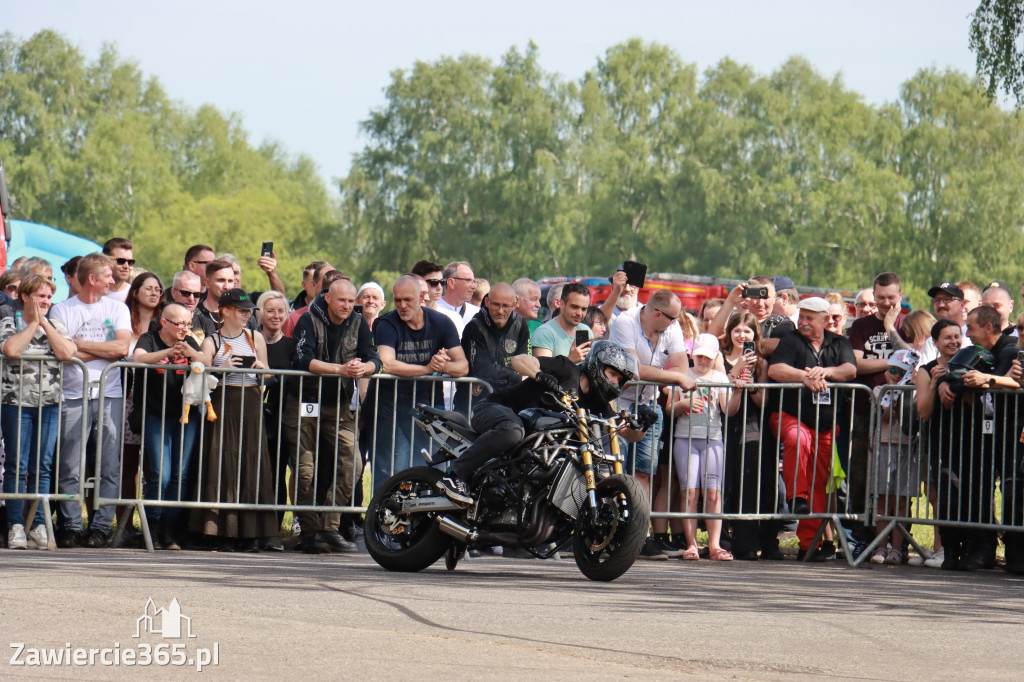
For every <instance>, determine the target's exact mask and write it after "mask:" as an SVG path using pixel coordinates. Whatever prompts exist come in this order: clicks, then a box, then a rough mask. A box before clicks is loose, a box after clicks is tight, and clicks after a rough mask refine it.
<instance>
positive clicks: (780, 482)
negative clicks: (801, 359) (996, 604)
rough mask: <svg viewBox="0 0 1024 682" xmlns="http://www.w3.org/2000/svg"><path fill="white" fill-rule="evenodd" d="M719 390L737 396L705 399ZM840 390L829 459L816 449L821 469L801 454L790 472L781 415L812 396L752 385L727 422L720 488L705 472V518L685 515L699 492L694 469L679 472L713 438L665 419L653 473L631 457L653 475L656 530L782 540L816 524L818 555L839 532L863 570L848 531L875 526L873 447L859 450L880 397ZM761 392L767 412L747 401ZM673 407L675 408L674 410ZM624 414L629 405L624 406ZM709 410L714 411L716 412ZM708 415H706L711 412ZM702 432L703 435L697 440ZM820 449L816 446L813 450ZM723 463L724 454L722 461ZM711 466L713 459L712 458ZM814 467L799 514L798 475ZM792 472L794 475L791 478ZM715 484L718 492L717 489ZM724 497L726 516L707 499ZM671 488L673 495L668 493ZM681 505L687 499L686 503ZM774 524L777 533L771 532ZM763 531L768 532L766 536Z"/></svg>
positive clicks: (789, 387) (706, 389)
mask: <svg viewBox="0 0 1024 682" xmlns="http://www.w3.org/2000/svg"><path fill="white" fill-rule="evenodd" d="M636 383H637V385H638V386H641V387H642V386H655V387H656V389H657V391H658V393H659V394H661V392H662V389H664V388H666V386H667V385H666V384H663V383H658V382H648V381H640V382H636ZM715 389H722V390H735V388H734V386H733V384H730V383H702V384H700V385H699V386H698V389H697V390H699V391H701V392H703V393H704V395H705V397H706V396H707V395H708V394H710V393H711V392H712V391H713V390H715ZM830 389H832V393H831V396H832V397H831V400H832V401H833V405H832V407H834V408H835V409H834V410H833V414H832V416H831V418H829V419H828V420H827V421H826V424H827V426H826V429H824V430H826V431H830V432H831V433H832V434H833V439H832V444H831V446H830V447H828V450H827V452H825V453H820V455H819V456H815V455H814V454H813V453H816V452H817V448H813V450H812V456H813V457H814V459H815V461H814V462H806V461H803V460H804V457H803V455H800V454H797V456H796V458H795V459H794V460H793V461H792V463H791V466H789V467H785V466H783V460H784V457H783V447H782V439H781V438H778V437H777V436H776V435H775V433H774V432H773V430H772V428H771V421H772V419H771V416H772V413H773V412H777V411H779V406H780V405H781V403H782V401H783V400H784V399H785V398H786V397H787V396H788V395H790V393H791V392H794V391H795V392H805V391H806V388H805V387H804V386H803V384H747V385H746V386H744V388H743V389H741V390H742V391H743V393H744V399H743V400H742V401H741V403H740V406H739V409H738V411H737V413H736V414H735V415H733V416H729V415H728V414H722V417H721V445H720V447H721V450H722V452H721V466H720V467H719V468H718V470H716V471H715V476H716V477H720V480H717V481H712V480H709V470H708V468H707V467H706V466H705V468H704V476H703V479H702V480H700V481H699V482H698V483H699V484H698V485H696V487H697V488H698V489H699V490H701V491H704V493H703V494H704V496H705V502H704V506H703V507H700V508H699V509H698V510H697V511H691V510H687V509H685V508H684V509H680V506H681V503H682V504H683V505H684V504H685V503H686V501H687V488H692V487H693V486H691V485H690V484H689V481H687V480H684V479H688V478H689V477H690V475H691V471H690V467H689V466H687V467H686V475H685V476H684V475H682V473H681V472H680V471H679V466H678V463H679V461H680V457H683V456H687V455H688V452H687V453H686V454H683V453H677V452H676V450H677V447H680V446H686V445H689V446H690V447H693V446H694V444H695V445H696V447H697V448H700V449H703V450H704V451H705V452H707V451H708V450H709V449H710V448H709V444H710V442H711V440H712V439H711V434H709V433H706V432H705V431H704V429H695V428H694V427H695V426H699V425H700V424H698V423H697V420H694V419H689V420H688V428H687V431H686V432H685V433H684V432H680V431H678V430H677V427H676V424H677V420H676V419H673V418H671V417H669V416H668V415H667V414H666V415H665V417H664V423H663V426H662V430H663V431H664V434H665V436H664V438H663V440H662V446H663V449H662V451H661V453H660V456H659V455H655V456H654V457H652V463H651V466H650V467H649V468H648V470H646V471H643V470H641V471H639V472H638V471H637V470H636V464H635V460H632V461H631V458H628V457H627V464H632V466H631V467H630V473H633V474H634V475H636V474H637V473H640V474H646V475H647V477H648V478H649V479H650V480H651V481H652V482H653V490H652V491H651V492H652V513H651V517H652V519H654V520H655V521H654V523H658V521H657V520H659V519H660V520H669V521H670V520H675V519H683V520H685V519H703V520H705V521H707V520H718V521H729V522H731V523H732V525H733V529H734V530H736V529H737V527H741V528H744V531H745V532H750V533H754V534H757V533H765V534H767V535H776V534H777V532H778V530H779V529H780V528H781V526H782V525H783V524H784V523H791V522H793V521H803V522H805V523H807V522H815V535H814V538H813V540H812V541H811V546H812V547H816V546H817V544H818V541H819V540H820V539H821V538H822V537H823V536H825V534H826V529H827V527H830V528H831V530H832V531H833V535H834V539H835V541H836V542H837V544H838V546H839V548H841V549H842V551H843V553H844V556H845V558H846V560H847V562H848V563H850V564H853V563H854V562H855V559H854V556H853V551H852V547H851V543H850V539H849V537H848V534H847V532H846V531H845V530H844V526H849V525H862V526H868V525H869V523H870V511H871V498H870V491H869V490H868V488H867V486H866V485H864V482H865V479H866V474H867V471H868V457H867V452H865V451H864V450H865V449H866V445H867V444H866V443H865V444H864V447H857V444H856V443H854V415H855V412H856V411H857V410H858V409H860V410H861V411H862V412H864V413H865V414H863V415H860V416H858V417H857V419H862V418H863V419H869V420H870V422H869V423H870V424H872V425H873V423H874V412H875V410H874V396H873V395H872V393H871V391H870V390H869V389H868V388H867V387H866V386H863V385H861V384H830ZM754 392H760V394H761V396H762V399H761V405H760V406H756V405H755V404H754V402H753V401H752V400H749V399H747V396H749V395H753V394H754ZM636 395H637V399H634V401H633V404H632V406H631V408H632V411H634V412H635V411H636V409H637V408H638V406H639V403H640V401H639V399H638V398H639V396H640V395H642V392H641V391H638V392H637V394H636ZM670 405H671V403H669V406H670ZM620 406H621V404H620ZM705 409H706V410H707V409H711V406H709V407H708V408H705ZM820 409H821V406H820V405H819V406H817V407H816V408H815V411H816V414H814V415H813V417H814V419H813V421H817V416H818V414H817V413H820ZM705 414H706V412H705ZM793 416H795V417H796V419H797V420H798V421H800V420H802V419H803V418H807V419H808V420H809V421H810V420H811V417H812V415H807V414H806V413H805V410H804V408H803V405H802V401H801V403H800V404H799V406H798V409H797V411H796V414H795V415H793ZM748 425H753V426H754V427H755V430H756V431H757V432H758V437H757V440H756V441H755V440H748V439H746V438H744V436H745V435H748V433H749V432H748V429H747V426H748ZM695 431H696V433H695ZM805 439H806V436H805V435H804V432H802V431H798V432H797V436H796V440H795V445H796V448H797V452H798V453H799V452H800V450H801V447H802V446H804V445H807V443H805V442H804V441H805ZM624 445H627V447H623V448H622V449H623V452H629V448H630V446H628V444H624ZM810 445H811V446H812V447H813V446H814V445H815V444H814V443H811V444H810ZM716 456H717V453H716ZM819 457H820V458H822V459H823V460H824V461H823V462H822V465H821V466H813V465H814V464H816V463H817V462H818V461H819ZM703 459H704V461H705V463H706V462H707V455H706V454H705V455H704V458H703ZM808 464H811V465H812V469H811V471H810V476H809V486H810V491H809V496H808V498H807V502H808V505H809V507H810V510H809V511H806V512H802V513H796V511H795V510H794V509H792V508H791V506H790V505H791V502H792V499H793V497H794V492H793V491H795V490H797V487H798V483H799V479H798V474H797V472H799V471H800V469H801V467H804V466H806V465H808ZM787 468H789V469H790V470H791V474H790V475H789V476H786V475H784V473H785V470H786V469H787ZM709 484H711V485H710V486H709ZM716 484H717V486H718V488H719V490H720V495H719V499H720V500H721V505H722V509H721V511H714V510H709V509H708V507H707V496H706V491H707V490H708V489H709V487H710V488H711V489H714V485H716ZM666 487H667V494H665V488H666ZM679 498H681V499H679ZM742 524H759V526H758V527H757V528H753V529H752V528H750V527H749V526H746V527H744V526H743V525H742ZM765 524H770V525H765ZM761 526H764V528H763V529H762V528H761ZM812 557H813V553H811V552H808V554H807V556H805V560H810V559H811V558H812Z"/></svg>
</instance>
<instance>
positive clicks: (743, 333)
mask: <svg viewBox="0 0 1024 682" xmlns="http://www.w3.org/2000/svg"><path fill="white" fill-rule="evenodd" d="M721 351H722V359H723V362H724V365H725V372H726V376H727V377H728V380H729V381H730V382H732V383H734V384H738V383H739V382H741V381H742V382H743V383H744V384H751V383H758V384H763V383H767V382H768V364H767V363H766V362H765V359H764V344H763V343H762V340H761V328H760V326H759V325H758V324H757V318H756V317H755V316H754V315H753V313H740V314H739V315H734V316H733V317H732V318H730V320H729V324H728V325H727V326H726V328H725V335H724V336H723V337H722V340H721ZM742 394H743V396H742V397H743V402H742V404H741V405H740V407H739V410H738V411H737V413H736V414H735V416H734V417H733V418H730V419H728V420H727V421H726V424H725V431H726V437H725V441H726V447H725V489H724V490H723V494H724V500H723V502H724V509H725V512H726V513H727V514H758V513H760V514H772V513H774V512H775V509H776V495H777V493H776V490H775V488H776V480H777V479H778V468H779V467H778V456H777V455H776V454H775V452H774V451H773V450H771V449H770V448H768V447H765V446H764V445H763V444H762V440H763V436H764V435H765V434H767V435H769V436H770V433H768V428H767V424H766V423H765V422H764V414H763V413H762V409H761V408H762V405H763V404H764V394H763V392H762V391H761V390H760V389H754V388H747V389H745V390H743V391H742ZM772 440H774V439H772ZM729 525H730V527H731V528H732V533H733V545H732V553H733V556H735V557H736V558H737V559H741V560H745V561H755V560H757V559H758V558H761V559H769V558H772V559H778V558H780V557H781V554H779V548H778V544H779V543H778V526H777V524H776V523H775V522H771V521H765V522H761V521H731V522H729ZM758 550H760V552H761V555H760V557H759V556H758Z"/></svg>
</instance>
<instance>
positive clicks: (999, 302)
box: [981, 280, 1017, 336]
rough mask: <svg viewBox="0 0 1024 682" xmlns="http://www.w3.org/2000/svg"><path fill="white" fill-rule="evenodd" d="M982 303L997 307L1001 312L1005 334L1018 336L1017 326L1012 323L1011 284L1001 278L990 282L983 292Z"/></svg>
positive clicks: (1002, 328) (998, 311)
mask: <svg viewBox="0 0 1024 682" xmlns="http://www.w3.org/2000/svg"><path fill="white" fill-rule="evenodd" d="M981 305H987V306H990V307H992V308H995V310H996V312H997V313H999V319H1000V320H1001V325H1002V326H1001V327H1000V329H1001V330H1002V332H1003V334H1006V335H1007V336H1017V328H1016V327H1014V326H1013V325H1012V324H1010V315H1012V314H1013V294H1011V293H1010V285H1009V284H1007V283H1006V282H1002V281H1000V280H995V281H993V282H990V283H989V284H988V286H986V287H985V288H984V289H983V290H982V292H981Z"/></svg>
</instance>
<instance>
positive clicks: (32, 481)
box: [0, 355, 90, 550]
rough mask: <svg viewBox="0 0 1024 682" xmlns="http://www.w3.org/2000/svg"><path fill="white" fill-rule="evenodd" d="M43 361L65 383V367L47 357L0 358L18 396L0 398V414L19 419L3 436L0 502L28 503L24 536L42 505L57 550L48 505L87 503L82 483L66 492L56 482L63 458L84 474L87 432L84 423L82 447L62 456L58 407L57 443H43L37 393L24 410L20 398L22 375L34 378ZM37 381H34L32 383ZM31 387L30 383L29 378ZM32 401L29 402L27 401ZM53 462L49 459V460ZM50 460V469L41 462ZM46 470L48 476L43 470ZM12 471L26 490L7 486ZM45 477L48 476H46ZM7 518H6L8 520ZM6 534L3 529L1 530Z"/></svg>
mask: <svg viewBox="0 0 1024 682" xmlns="http://www.w3.org/2000/svg"><path fill="white" fill-rule="evenodd" d="M45 362H58V363H59V364H60V380H61V383H62V384H63V379H64V363H62V362H60V361H58V360H57V359H56V358H54V357H52V356H50V357H31V358H21V359H18V360H12V359H10V358H7V357H5V356H3V355H0V373H4V372H6V371H12V372H13V376H14V379H15V383H14V390H13V393H14V395H15V396H16V398H15V399H16V400H17V402H18V404H16V405H11V404H8V396H6V395H2V394H0V403H2V408H0V409H2V410H3V411H5V412H7V414H8V415H10V416H11V417H13V418H14V419H16V420H17V429H16V430H15V431H14V432H13V433H12V432H10V430H7V431H8V432H6V433H3V434H2V435H3V449H2V450H0V458H2V459H3V461H4V466H3V468H0V479H3V480H4V481H5V483H4V486H3V488H0V500H4V501H9V500H21V501H23V502H28V503H29V504H28V505H27V509H25V508H23V519H27V521H25V523H24V525H25V530H26V532H28V531H29V530H30V529H31V528H32V527H33V526H34V524H33V522H32V521H33V519H34V517H35V516H36V512H37V510H38V508H39V506H40V505H42V507H43V516H44V519H45V526H46V537H47V541H48V547H47V548H48V549H51V550H52V549H55V548H56V543H55V539H54V528H53V518H52V517H53V514H52V507H53V503H55V502H57V503H59V502H67V503H74V504H79V505H81V504H82V503H83V501H84V499H85V494H86V490H87V486H84V485H82V484H81V480H80V481H79V485H78V490H77V491H75V492H68V491H67V490H65V489H63V486H60V485H59V484H58V480H59V476H60V471H61V469H62V463H64V462H65V460H67V458H73V459H77V460H78V466H79V469H78V470H79V471H80V472H83V474H84V472H85V470H86V469H85V466H86V444H87V442H88V433H87V432H86V420H84V419H83V420H82V421H81V431H80V432H79V434H78V435H79V442H80V443H81V444H82V447H80V448H78V449H76V450H75V451H74V452H64V450H65V448H64V441H65V434H64V430H65V422H64V413H63V410H62V409H61V403H58V404H57V405H56V410H55V412H56V423H55V424H54V425H53V428H54V429H56V439H55V442H54V445H53V447H52V450H49V448H48V446H47V444H46V443H44V442H42V441H43V438H41V436H42V435H44V431H43V422H42V419H43V415H42V408H43V407H47V406H44V405H43V404H42V395H41V394H40V393H37V394H36V402H35V404H30V405H28V406H26V405H22V404H21V403H22V402H25V400H24V397H25V396H26V395H27V391H26V386H25V384H26V379H25V375H26V372H27V373H29V374H30V375H31V374H32V373H35V374H36V376H37V377H39V376H41V375H42V372H43V369H42V365H43V363H45ZM70 362H71V364H75V365H77V366H78V368H79V370H80V371H82V372H83V376H85V375H84V372H85V364H84V363H83V362H82V361H81V360H79V359H78V358H72V360H71V361H70ZM36 381H38V378H37V379H36ZM29 383H32V380H31V379H30V380H29ZM83 396H84V397H83V400H82V405H83V411H85V412H86V413H88V410H89V401H90V398H89V391H84V392H83ZM30 403H31V401H30ZM26 419H27V420H29V421H30V422H31V428H32V430H31V431H30V432H29V433H23V431H22V427H23V425H24V424H25V421H26ZM4 423H7V424H8V425H9V421H8V420H6V419H5V420H4ZM23 438H25V439H28V443H24V442H23V441H22V439H23ZM18 448H21V451H22V454H23V455H24V457H22V456H16V455H15V451H16V449H18ZM51 458H52V459H51ZM47 460H49V463H50V466H49V467H46V466H45V462H46V461H47ZM12 461H14V462H15V463H16V464H15V466H14V467H13V468H12V467H11V466H10V465H11V462H12ZM46 468H49V472H46V471H45V469H46ZM10 473H13V480H14V481H17V482H19V483H20V482H21V479H22V478H24V479H25V492H20V488H21V486H20V485H15V484H13V483H11V482H10V476H9V474H10ZM47 474H48V475H47ZM41 478H43V479H48V484H44V485H41V484H40V479H41ZM12 485H13V486H14V490H13V491H11V492H4V488H9V487H11V486H12ZM8 513H10V507H9V506H8ZM8 520H10V519H8ZM3 530H4V532H6V530H7V529H6V528H4V529H3Z"/></svg>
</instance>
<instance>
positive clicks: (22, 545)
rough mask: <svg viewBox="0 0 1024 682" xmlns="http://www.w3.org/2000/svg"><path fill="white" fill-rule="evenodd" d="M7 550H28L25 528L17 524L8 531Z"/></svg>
mask: <svg viewBox="0 0 1024 682" xmlns="http://www.w3.org/2000/svg"><path fill="white" fill-rule="evenodd" d="M7 549H28V540H26V539H25V526H23V525H21V524H20V523H16V524H14V525H13V526H11V529H10V530H9V531H7Z"/></svg>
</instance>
